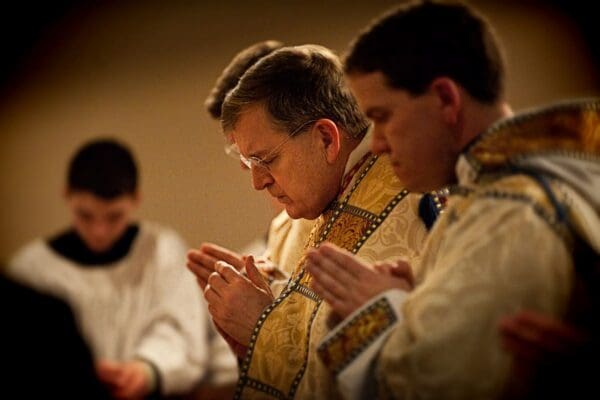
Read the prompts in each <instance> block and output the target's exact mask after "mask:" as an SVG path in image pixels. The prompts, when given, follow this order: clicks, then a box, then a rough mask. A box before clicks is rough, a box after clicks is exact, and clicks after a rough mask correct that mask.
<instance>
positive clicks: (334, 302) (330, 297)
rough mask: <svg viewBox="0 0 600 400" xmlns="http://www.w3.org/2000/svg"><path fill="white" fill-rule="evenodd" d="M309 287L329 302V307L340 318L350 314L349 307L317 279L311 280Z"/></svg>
mask: <svg viewBox="0 0 600 400" xmlns="http://www.w3.org/2000/svg"><path fill="white" fill-rule="evenodd" d="M311 288H312V289H313V290H314V291H315V292H316V293H317V294H318V295H319V296H320V297H321V298H322V299H323V300H325V301H326V302H327V304H329V306H330V307H331V309H332V310H333V311H334V312H335V313H336V314H337V315H338V316H340V317H341V318H342V319H344V318H346V317H347V316H348V315H349V314H350V312H351V311H350V309H351V307H349V306H348V305H347V304H346V303H345V302H344V301H343V300H341V299H339V298H338V297H336V296H335V295H334V294H333V293H332V292H330V291H329V290H327V289H326V288H325V287H323V286H321V285H320V284H319V283H318V282H317V281H312V282H311Z"/></svg>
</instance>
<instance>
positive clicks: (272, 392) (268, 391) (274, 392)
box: [246, 378, 286, 400]
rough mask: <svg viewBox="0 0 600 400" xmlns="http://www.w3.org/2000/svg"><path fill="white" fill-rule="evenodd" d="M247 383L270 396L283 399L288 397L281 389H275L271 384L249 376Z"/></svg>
mask: <svg viewBox="0 0 600 400" xmlns="http://www.w3.org/2000/svg"><path fill="white" fill-rule="evenodd" d="M246 385H247V386H248V387H249V388H252V389H256V390H259V391H261V392H263V393H266V394H268V395H269V396H273V397H274V398H276V399H281V400H285V399H286V397H285V395H284V394H283V393H281V392H280V391H279V390H277V389H275V388H274V387H273V386H271V385H267V384H266V383H264V382H261V381H258V380H256V379H252V378H247V379H246Z"/></svg>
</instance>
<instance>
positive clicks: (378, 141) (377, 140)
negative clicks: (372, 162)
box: [371, 126, 390, 155]
mask: <svg viewBox="0 0 600 400" xmlns="http://www.w3.org/2000/svg"><path fill="white" fill-rule="evenodd" d="M371 152H372V153H373V154H378V155H380V154H384V153H389V152H390V147H389V145H388V142H387V140H386V138H385V135H383V133H382V132H381V129H377V126H375V128H374V129H373V135H372V136H371Z"/></svg>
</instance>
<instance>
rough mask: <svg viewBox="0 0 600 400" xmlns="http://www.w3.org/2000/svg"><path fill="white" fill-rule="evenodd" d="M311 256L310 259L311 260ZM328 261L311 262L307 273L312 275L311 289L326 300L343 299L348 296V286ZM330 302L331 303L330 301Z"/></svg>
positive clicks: (307, 267)
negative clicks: (341, 280)
mask: <svg viewBox="0 0 600 400" xmlns="http://www.w3.org/2000/svg"><path fill="white" fill-rule="evenodd" d="M310 258H311V257H310V254H309V259H310ZM329 264H330V263H329V262H328V261H327V260H316V261H312V259H311V260H310V261H309V263H308V264H307V266H306V269H307V271H308V272H309V273H310V274H311V275H312V277H313V279H312V280H311V283H310V285H311V287H312V288H313V290H315V291H316V292H317V294H319V295H320V296H321V297H323V298H324V299H330V298H335V299H343V298H344V297H345V295H346V294H347V291H348V290H347V289H346V288H347V286H346V285H347V284H348V282H346V285H344V283H341V282H340V280H339V279H338V276H337V275H336V274H335V269H334V268H332V267H331V266H330V265H329ZM328 302H329V301H328Z"/></svg>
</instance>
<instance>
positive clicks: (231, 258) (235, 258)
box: [200, 243, 244, 271]
mask: <svg viewBox="0 0 600 400" xmlns="http://www.w3.org/2000/svg"><path fill="white" fill-rule="evenodd" d="M200 251H201V252H202V253H204V254H206V255H207V256H210V257H212V258H214V259H216V260H222V261H225V262H226V263H228V264H230V265H231V266H233V267H234V268H235V269H237V270H238V271H239V270H241V269H242V268H243V267H244V261H243V260H242V256H240V255H239V254H238V253H236V252H234V251H231V250H229V249H226V248H225V247H221V246H217V245H216V244H213V243H203V244H202V245H201V246H200Z"/></svg>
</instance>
